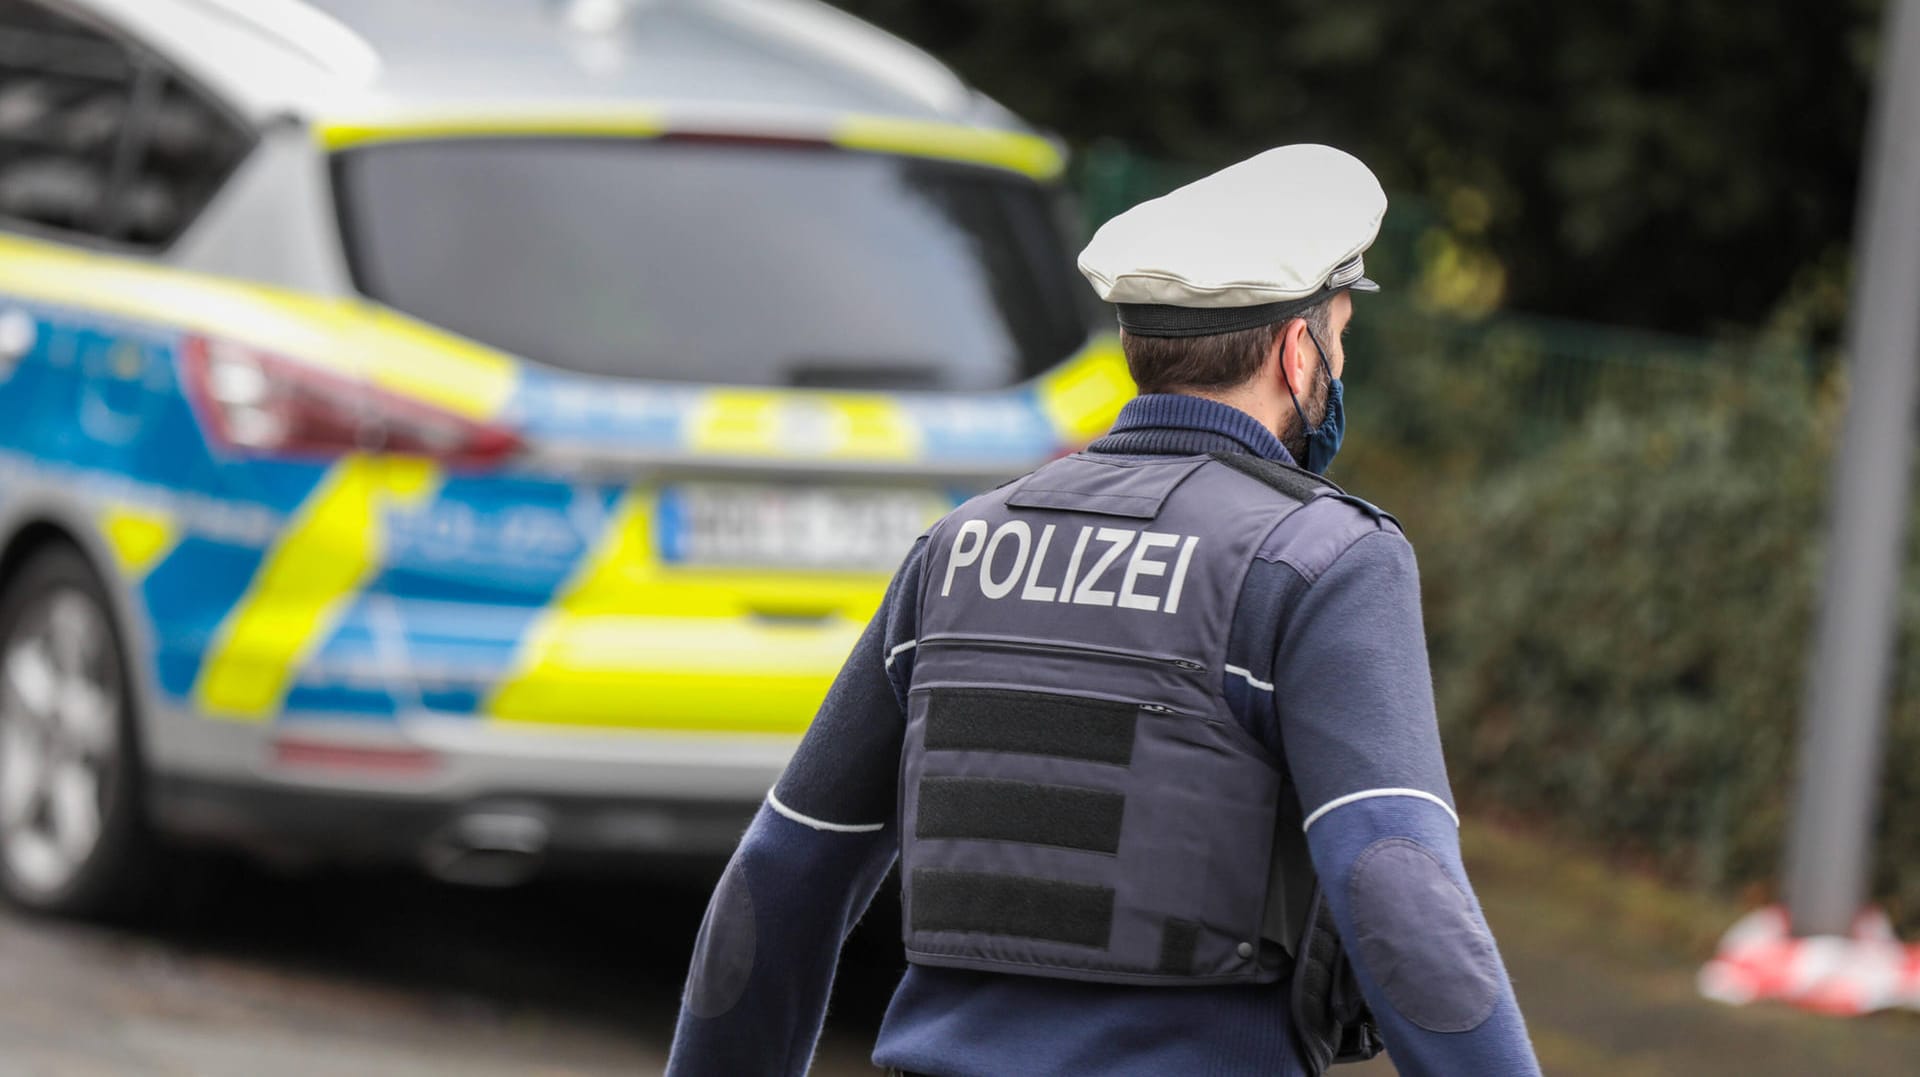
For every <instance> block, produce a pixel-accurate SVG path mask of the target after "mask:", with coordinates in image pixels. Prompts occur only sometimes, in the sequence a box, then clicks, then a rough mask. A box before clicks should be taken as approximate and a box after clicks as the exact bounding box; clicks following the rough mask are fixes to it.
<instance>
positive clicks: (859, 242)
mask: <svg viewBox="0 0 1920 1077" xmlns="http://www.w3.org/2000/svg"><path fill="white" fill-rule="evenodd" d="M1061 167H1062V160H1061V156H1060V154H1059V152H1058V151H1057V149H1056V148H1055V146H1054V145H1053V144H1052V143H1050V142H1049V141H1047V140H1046V139H1044V138H1042V137H1039V136H1037V135H1036V134H1035V133H1033V132H1032V131H1030V130H1028V129H1027V128H1025V127H1023V126H1022V125H1021V124H1020V123H1019V121H1017V120H1016V119H1015V118H1014V117H1012V116H1010V115H1008V114H1007V113H1006V112H1005V111H1004V110H1002V109H1001V108H999V107H998V106H996V105H995V104H994V103H992V102H991V101H989V100H987V99H986V98H984V97H983V96H981V95H980V94H978V93H977V92H975V91H973V90H971V89H970V88H968V87H967V86H966V85H964V84H963V83H962V82H960V81H959V80H958V79H956V77H955V76H954V75H953V74H951V73H950V72H949V71H947V70H946V69H944V68H942V67H940V66H939V65H938V64H936V63H934V62H933V61H932V60H930V59H929V58H927V57H926V56H924V55H923V54H920V53H918V52H916V51H914V50H912V49H910V48H909V47H907V46H905V45H903V44H902V43H900V42H899V41H897V40H895V39H892V38H890V37H887V36H886V35H884V34H881V33H880V32H879V31H877V30H874V29H872V28H871V27H868V26H866V25H864V24H862V23H859V22H858V21H856V20H853V19H851V18H850V17H848V16H845V15H843V14H840V13H838V12H836V11H834V10H833V9H831V8H827V7H825V6H820V5H816V4H813V3H811V2H807V0H701V2H693V0H687V2H670V3H669V2H662V3H637V2H622V0H580V2H572V3H559V2H547V0H460V2H458V3H444V4H441V3H425V2H409V3H393V2H391V0H0V886H3V887H4V889H5V891H6V892H7V893H8V894H9V895H10V896H11V897H12V898H13V899H15V900H16V901H18V902H21V903H23V904H26V905H29V906H33V907H38V908H45V909H51V910H59V911H68V912H88V911H94V910H99V909H102V908H104V907H107V906H109V905H111V904H113V903H114V902H116V901H118V900H121V899H122V898H124V896H125V895H126V894H128V893H130V892H131V889H130V888H131V885H132V884H133V883H134V882H136V881H137V879H138V877H141V876H143V875H145V874H147V872H146V871H145V869H144V865H146V864H148V863H149V862H150V859H149V858H150V856H151V854H152V852H153V849H154V848H155V846H156V845H157V844H160V843H163V842H164V843H166V844H176V843H179V842H181V841H187V840H190V841H195V842H201V843H206V842H212V843H216V844H221V845H227V846H242V847H253V848H258V849H271V850H273V851H275V852H276V853H279V854H281V855H286V854H288V853H290V852H293V853H303V854H308V855H311V856H315V857H322V856H324V857H363V858H364V857H376V858H407V859H417V860H419V861H420V862H422V863H424V864H425V865H426V866H427V867H428V868H429V869H430V870H432V871H434V872H436V873H438V874H440V875H441V876H443V877H447V878H452V879H460V880H467V881H473V882H495V883H504V882H510V881H514V880H517V879H519V878H522V877H524V876H526V875H527V874H528V873H530V872H531V871H533V870H535V869H537V868H538V867H540V866H542V865H551V864H556V863H561V862H564V861H566V860H568V859H569V858H600V860H599V862H601V863H605V862H606V861H605V859H604V858H605V857H606V856H607V855H608V854H636V853H640V854H706V853H714V852H723V851H725V850H727V849H729V848H731V846H732V844H733V842H734V841H735V840H736V839H737V837H738V834H739V832H740V828H741V827H742V826H743V825H744V823H745V820H746V819H747V818H748V815H749V814H750V812H751V809H752V807H753V805H754V804H755V803H757V802H758V800H759V799H760V797H761V796H762V795H763V793H764V791H765V789H766V788H767V787H768V785H769V784H770V783H771V781H772V780H773V778H774V777H775V776H777V774H778V772H779V769H780V768H781V766H782V765H783V763H784V762H785V760H786V758H787V755H788V753H789V751H790V749H791V747H792V745H793V743H794V741H795V739H796V737H797V736H798V734H799V733H800V732H801V731H802V730H803V729H804V728H805V726H806V724H807V723H808V721H809V719H810V718H811V716H812V714H813V711H814V709H815V707H816V705H817V704H818V701H819V699H820V697H821V696H822V694H823V692H824V691H825V689H826V687H827V685H828V684H829V683H830V679H831V677H832V676H833V674H834V672H835V671H836V670H837V669H838V666H839V664H840V662H841V661H842V660H843V659H844V657H845V655H846V653H847V651H848V649H849V647H850V646H851V644H852V642H853V640H854V639H855V638H856V636H857V635H858V633H859V631H860V628H861V627H862V625H863V624H864V622H865V620H866V618H867V617H868V616H869V615H870V613H871V611H872V610H873V609H874V607H875V606H876V604H877V602H878V600H879V598H880V595H881V592H882V590H883V588H884V586H885V584H886V580H887V578H888V574H889V572H890V570H891V568H892V567H893V565H894V563H895V562H896V560H897V559H898V558H899V556H900V555H901V554H902V553H903V552H904V550H905V549H906V547H907V546H908V545H909V544H910V542H911V540H912V539H913V537H914V536H915V535H916V534H918V533H919V532H920V531H921V530H922V529H923V528H924V527H926V526H927V525H928V524H929V523H930V522H931V521H932V520H934V519H935V518H936V517H937V516H939V515H940V514H941V513H943V512H945V511H946V510H947V509H949V508H951V507H952V506H953V505H954V504H956V503H957V502H958V500H960V499H963V498H964V497H966V496H969V495H970V494H972V493H974V492H977V491H979V490H981V489H984V488H987V487H988V486H990V485H992V484H993V483H995V482H997V481H999V480H1001V479H1003V478H1004V477H1006V476H1008V475H1011V474H1014V473H1017V472H1019V471H1021V470H1024V469H1026V468H1029V467H1031V466H1032V465H1034V464H1036V463H1037V462H1039V461H1042V460H1044V459H1046V458H1048V457H1050V456H1053V455H1056V454H1058V453H1060V452H1062V451H1063V450H1066V449H1069V448H1071V447H1074V446H1076V445H1078V444H1080V443H1082V442H1084V441H1085V440H1087V439H1088V438H1090V437H1092V436H1093V435H1094V434H1096V433H1098V432H1099V431H1100V430H1102V429H1103V428H1104V427H1105V426H1106V424H1107V423H1108V422H1109V421H1110V420H1111V418H1112V416H1113V414H1114V413H1115V411H1116V410H1117V409H1118V407H1119V405H1120V403H1121V402H1122V401H1123V400H1124V398H1125V397H1126V396H1128V395H1129V394H1130V393H1131V384H1130V383H1129V382H1128V381H1127V378H1126V374H1125V370H1124V365H1123V364H1122V363H1121V361H1120V360H1119V358H1118V353H1117V349H1116V347H1115V345H1114V342H1113V341H1112V340H1111V339H1110V338H1109V337H1107V336H1106V335H1103V334H1102V333H1099V332H1094V331H1090V328H1089V326H1090V324H1091V320H1090V319H1089V317H1088V316H1087V313H1086V310H1085V306H1084V303H1083V300H1082V296H1083V292H1084V289H1083V288H1081V287H1080V285H1079V282H1078V278H1077V277H1076V276H1075V275H1074V273H1073V270H1072V266H1071V263H1070V261H1069V259H1068V255H1067V254H1066V248H1065V245H1064V243H1063V237H1062V235H1061V234H1060V232H1061V229H1060V227H1059V205H1058V200H1057V197H1056V194H1055V187H1056V184H1055V181H1056V180H1057V178H1058V176H1059V174H1060V171H1061Z"/></svg>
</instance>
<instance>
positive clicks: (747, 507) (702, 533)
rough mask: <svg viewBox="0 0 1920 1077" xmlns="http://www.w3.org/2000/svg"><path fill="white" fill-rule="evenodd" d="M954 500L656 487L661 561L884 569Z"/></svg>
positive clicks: (910, 493)
mask: <svg viewBox="0 0 1920 1077" xmlns="http://www.w3.org/2000/svg"><path fill="white" fill-rule="evenodd" d="M954 504H955V500H954V499H953V498H951V497H948V496H943V495H941V494H939V493H936V492H934V491H931V490H911V489H861V488H858V487H831V486H774V485H771V484H767V485H757V484H755V485H750V484H745V483H737V484H736V483H685V484H681V485H676V486H669V487H666V488H665V489H663V490H661V491H660V511H659V514H658V517H657V519H658V524H659V527H658V533H659V541H660V556H661V559H662V560H665V561H668V562H673V563H677V564H690V565H730V566H741V567H756V568H813V569H842V570H862V571H869V570H870V571H879V572H890V571H892V570H893V569H894V568H895V567H896V566H897V565H898V564H899V563H900V559H901V558H902V557H904V556H905V555H906V552H907V549H908V547H910V546H912V545H913V540H914V539H916V538H918V537H919V536H920V533H921V532H922V531H925V530H926V529H927V526H928V525H929V524H931V523H933V522H934V521H935V520H937V519H939V518H940V516H941V515H942V514H943V513H946V512H948V511H950V510H951V509H952V508H953V506H954Z"/></svg>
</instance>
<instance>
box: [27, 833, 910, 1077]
mask: <svg viewBox="0 0 1920 1077" xmlns="http://www.w3.org/2000/svg"><path fill="white" fill-rule="evenodd" d="M705 899H706V883H704V882H702V881H700V880H697V879H691V880H678V881H670V882H665V883H649V884H635V883H619V884H607V883H600V884H594V885H580V884H548V885H540V886H536V887H531V888H526V889H521V890H514V891H476V890H468V889H458V888H452V887H447V886H441V885H437V884H433V883H429V882H427V881H424V880H422V879H418V878H414V877H410V876H404V875H381V876H373V875H365V874H342V873H328V874H324V875H315V876H311V877H307V878H286V877H277V876H274V875H272V874H269V873H266V872H264V871H261V870H258V869H252V868H241V867H237V866H236V867H233V868H230V869H228V870H224V871H221V872H219V873H218V874H217V875H216V876H215V877H214V878H212V879H210V880H208V881H206V882H203V883H202V885H201V887H200V888H199V892H198V893H196V895H195V896H194V897H193V898H192V900H190V901H188V902H185V903H184V904H185V907H184V908H183V909H181V910H179V911H177V912H172V913H169V914H167V915H165V916H163V917H161V918H160V920H161V922H160V923H158V924H152V925H147V926H143V927H139V928H136V929H124V928H105V927H100V926H94V925H84V924H73V923H66V922H61V921H53V920H44V919H39V918H35V917H29V916H24V915H22V914H20V913H17V912H13V911H0V1075H8V1077H10V1075H14V1074H32V1075H40V1074H46V1075H68V1074H72V1075H95V1074H103V1075H104V1074H194V1075H206V1077H225V1075H235V1077H239V1075H245V1077H256V1075H258V1074H263V1073H272V1074H275V1075H276V1077H309V1075H311V1077H322V1075H327V1077H331V1075H336V1074H337V1075H347V1074H351V1075H354V1077H385V1075H394V1077H399V1075H408V1077H411V1075H426V1074H454V1073H457V1074H462V1075H468V1074H473V1075H493V1074H502V1075H504V1074H516V1075H525V1074H544V1075H561V1074H569V1075H570V1074H581V1075H599V1074H615V1073H618V1074H655V1073H658V1072H660V1070H661V1068H662V1067H663V1065H664V1063H665V1059H666V1045H667V1042H668V1039H669V1036H670V1032H671V1028H672V1022H673V1015H674V1011H675V1007H676V1005H677V996H678V991H679V985H680V982H681V979H682V977H683V976H684V974H685V970H686V960H687V953H688V948H689V946H690V945H691V940H692V938H693V935H694V932H695V930H696V929H697V927H698V925H699V920H700V914H701V911H702V909H703V908H704V905H705ZM874 949H879V948H877V947H876V948H874ZM889 964H890V962H889V961H888V959H887V957H886V955H884V953H881V954H878V955H874V954H868V955H867V956H865V957H863V958H862V959H860V960H856V961H855V962H853V963H852V964H851V965H850V966H849V967H848V970H847V972H846V974H845V975H844V976H843V984H842V991H841V997H840V998H839V999H838V1000H837V1005H836V1016H835V1021H834V1024H833V1026H830V1028H829V1032H828V1035H827V1038H826V1040H825V1041H824V1043H823V1046H822V1050H821V1053H820V1056H819V1059H818V1061H817V1064H816V1067H815V1072H816V1073H819V1074H828V1075H841V1074H864V1075H872V1074H875V1073H877V1071H876V1070H874V1069H872V1068H871V1067H870V1066H868V1065H867V1064H866V1062H865V1057H866V1044H867V1043H868V1042H870V1038H871V1035H872V1029H873V1027H874V1023H875V1022H877V1019H878V1010H879V1007H880V1006H881V1005H883V1004H884V998H885V991H886V989H887V988H888V987H889V986H890V984H891V981H892V979H893V978H894V976H895V974H896V973H895V970H894V969H892V968H891V967H889Z"/></svg>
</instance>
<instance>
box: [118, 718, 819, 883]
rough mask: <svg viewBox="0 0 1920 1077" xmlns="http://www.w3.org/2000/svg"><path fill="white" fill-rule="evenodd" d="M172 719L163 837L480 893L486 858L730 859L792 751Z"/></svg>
mask: <svg viewBox="0 0 1920 1077" xmlns="http://www.w3.org/2000/svg"><path fill="white" fill-rule="evenodd" d="M169 718H170V720H169V721H167V722H166V723H165V724H164V727H163V728H161V729H159V730H156V731H155V732H156V733H158V734H159V735H158V736H151V737H149V738H148V749H149V751H148V762H149V765H150V779H149V783H148V803H149V808H150V811H151V814H152V818H153V821H154V823H155V824H156V825H157V826H158V827H159V828H160V830H161V831H162V832H163V833H166V834H168V835H170V836H173V837H176V838H183V839H187V840H190V841H195V842H199V843H212V844H219V845H227V846H240V847H244V848H247V849H250V850H252V851H255V852H258V853H261V854H263V855H267V856H271V857H274V858H277V859H288V860H295V861H298V860H304V859H327V860H347V861H370V862H400V861H405V862H414V863H419V864H421V865H423V866H425V867H427V868H428V869H429V870H431V871H434V872H436V873H438V874H441V875H443V876H446V877H449V878H457V879H461V881H476V882H484V881H492V880H489V879H484V878H463V870H456V869H459V868H460V865H459V864H458V863H457V862H459V861H461V860H463V859H479V858H466V857H465V856H464V854H465V853H467V852H470V851H474V850H479V851H481V852H484V853H487V854H489V855H488V856H487V857H485V859H490V860H498V861H501V862H502V865H501V866H504V862H505V861H507V860H511V861H513V862H514V867H515V869H516V870H522V869H524V873H525V874H531V873H533V872H534V871H535V870H542V871H544V870H548V869H550V868H566V867H589V866H591V867H593V868H596V869H605V868H609V867H613V868H618V867H619V866H621V865H622V864H623V863H628V864H636V865H638V864H658V863H661V862H663V861H666V860H671V859H694V860H703V861H710V860H713V859H717V858H724V857H725V856H727V855H728V854H730V853H731V852H732V851H733V848H734V846H735V845H736V844H737V843H738V842H739V839H740V835H741V833H742V832H743V831H744V830H745V829H746V826H747V824H748V822H750V821H751V819H752V818H753V814H754V812H755V811H756V810H757V809H758V806H759V804H760V802H761V800H762V799H763V798H764V797H765V795H766V792H767V790H768V789H769V788H771V787H772V785H773V783H774V781H775V780H777V779H778V778H779V776H780V772H781V770H782V769H783V768H784V767H785V765H786V762H787V759H788V757H789V756H790V755H791V754H792V750H793V746H794V744H795V738H793V737H791V736H754V735H745V734H726V735H700V736H695V735H682V734H656V733H627V732H611V731H592V730H554V729H544V728H536V727H528V726H515V725H511V724H508V723H500V722H492V721H486V722H474V721H454V720H446V719H435V718H426V717H422V718H418V719H403V720H401V721H399V722H383V723H377V724H369V723H364V722H360V723H355V722H350V721H303V722H287V721H282V722H278V723H261V724H251V723H231V722H219V721H209V720H207V719H204V718H200V717H198V716H195V715H192V714H189V713H181V712H175V713H174V714H173V715H171V716H169ZM493 853H500V854H501V855H499V856H494V855H492V854H493ZM508 854H511V855H508ZM508 874H511V873H508ZM498 881H517V880H516V879H501V880H498Z"/></svg>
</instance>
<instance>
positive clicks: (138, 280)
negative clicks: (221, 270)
mask: <svg viewBox="0 0 1920 1077" xmlns="http://www.w3.org/2000/svg"><path fill="white" fill-rule="evenodd" d="M0 293H5V294H8V295H12V296H16V297H19V298H22V299H29V300H37V301H40V302H44V303H52V304H55V305H60V306H71V307H78V308H83V309H86V310H90V311H99V312H101V313H105V314H113V315H118V316H120V317H124V318H131V319H136V320H139V321H143V322H148V323H151V324H154V325H157V326H166V327H168V328H169V329H173V330H178V331H185V332H195V333H203V334H206V335H208V336H214V337H220V338H222V339H225V340H231V341H234V342H236V343H240V344H246V345H249V346H252V347H257V348H262V349H265V350H267V351H271V352H275V353H278V354H281V355H284V356H287V357H288V358H291V359H296V360H299V361H301V362H305V363H310V364H312V365H314V366H316V367H320V368H322V369H325V370H328V371H331V372H333V373H337V374H340V375H343V376H347V377H358V378H363V379H366V380H367V381H369V382H371V383H372V384H374V385H377V386H379V387H380V388H383V389H386V390H389V391H391V392H395V393H398V394H401V395H403V396H406V397H408V398H410V399H413V400H417V401H420V402H422V403H427V404H432V405H435V406H438V407H442V408H446V409H448V410H450V411H453V412H455V413H457V414H459V415H462V416H464V417H466V418H470V419H480V420H487V419H492V418H495V417H496V416H498V415H499V414H500V412H501V411H502V410H503V409H504V408H505V407H506V404H507V401H508V399H509V398H511V397H512V395H513V393H514V390H515V389H516V388H517V386H518V384H519V377H520V374H519V370H520V368H519V364H518V363H517V362H516V361H515V360H513V359H512V358H510V357H508V356H506V355H503V354H501V353H499V352H496V351H494V350H492V349H490V348H486V347H484V346H482V345H479V344H476V343H474V342H472V341H470V340H467V339H465V338H463V337H459V336H455V335H454V334H452V333H448V332H445V331H444V330H440V329H436V328H434V327H432V326H429V325H426V324H425V323H422V322H418V321H414V320H413V319H411V318H408V317H406V316H405V315H402V314H398V313H395V312H393V311H391V310H388V309H386V308H384V307H381V306H380V305H378V304H375V303H371V302H368V301H366V300H363V299H356V298H342V299H328V298H322V297H318V296H311V295H306V294H303V293H300V292H295V291H290V290H287V289H282V288H274V287H270V286H267V285H261V284H249V283H245V282H242V281H238V280H234V279H232V278H228V277H220V276H214V275H212V274H207V273H195V272H192V271H190V270H184V269H176V268H173V267H172V266H166V265H161V264H158V263H156V262H152V261H149V260H147V259H144V258H138V257H134V256H131V255H118V254H108V253H106V252H104V251H83V250H76V249H74V248H72V247H66V246H62V245H59V244H55V243H48V242H44V241H42V240H36V239H28V238H26V237H23V236H0ZM375 357H378V359H379V361H378V362H374V361H373V360H374V358H375Z"/></svg>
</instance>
